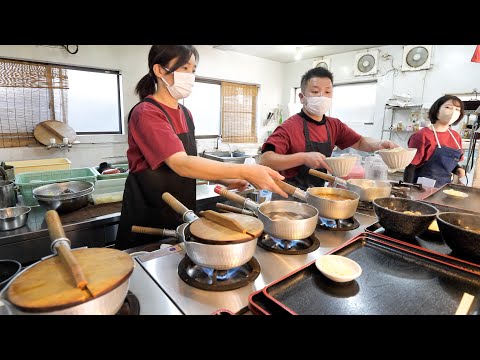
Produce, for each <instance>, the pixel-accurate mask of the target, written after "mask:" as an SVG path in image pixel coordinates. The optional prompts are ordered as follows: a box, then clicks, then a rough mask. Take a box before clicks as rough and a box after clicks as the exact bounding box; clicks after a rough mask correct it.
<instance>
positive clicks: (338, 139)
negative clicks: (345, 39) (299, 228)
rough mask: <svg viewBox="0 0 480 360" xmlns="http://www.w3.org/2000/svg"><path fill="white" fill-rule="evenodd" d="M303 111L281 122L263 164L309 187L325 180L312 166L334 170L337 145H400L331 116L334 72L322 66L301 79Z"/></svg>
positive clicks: (363, 148) (372, 147) (264, 149)
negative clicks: (367, 134) (331, 165)
mask: <svg viewBox="0 0 480 360" xmlns="http://www.w3.org/2000/svg"><path fill="white" fill-rule="evenodd" d="M300 87H301V91H302V92H301V93H300V94H299V98H300V102H301V103H302V104H303V108H302V110H301V111H300V113H298V114H295V115H293V116H291V117H290V118H288V119H287V120H286V121H285V122H284V123H283V124H281V125H280V126H277V128H276V129H275V131H274V132H273V133H272V134H271V135H270V136H269V137H268V139H267V140H266V141H265V143H264V144H263V147H262V156H261V158H260V164H262V165H266V166H269V167H271V168H272V169H274V170H277V171H279V172H280V173H281V174H282V175H284V176H285V181H286V182H288V183H290V184H292V185H294V186H296V187H299V188H301V189H302V190H306V189H307V188H308V187H312V186H323V185H324V183H325V181H324V180H322V179H319V178H317V177H314V176H312V175H309V174H308V170H309V169H317V170H319V171H323V172H326V171H327V170H328V171H330V172H331V169H330V168H329V167H328V165H327V164H326V162H325V158H326V157H330V156H331V154H332V150H333V148H334V147H335V146H338V147H339V148H340V149H342V150H343V149H345V148H348V147H351V148H354V149H356V150H361V151H366V152H371V151H376V150H379V149H391V148H395V147H398V145H397V144H395V143H393V142H392V141H389V140H376V139H372V138H368V137H364V136H361V135H360V134H358V133H357V132H355V131H354V130H353V129H351V128H350V127H348V126H347V125H346V124H344V123H343V122H342V121H340V120H339V119H336V118H333V117H330V116H327V115H326V113H327V112H328V111H329V110H330V106H331V103H332V96H333V74H332V73H331V72H330V71H329V70H327V69H324V68H321V67H318V68H314V69H310V70H308V71H307V72H306V73H305V74H304V75H303V76H302V79H301V83H300Z"/></svg>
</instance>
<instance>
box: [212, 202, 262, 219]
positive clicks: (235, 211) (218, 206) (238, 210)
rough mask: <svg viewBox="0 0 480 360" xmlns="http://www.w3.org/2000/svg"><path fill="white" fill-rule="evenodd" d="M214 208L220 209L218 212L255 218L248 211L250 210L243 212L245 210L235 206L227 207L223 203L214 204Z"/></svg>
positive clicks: (251, 212)
mask: <svg viewBox="0 0 480 360" xmlns="http://www.w3.org/2000/svg"><path fill="white" fill-rule="evenodd" d="M215 206H216V207H217V208H218V209H220V210H223V211H229V212H233V213H237V214H244V215H250V216H255V214H254V212H253V211H250V210H245V209H240V208H238V207H236V206H230V205H227V204H223V203H216V204H215Z"/></svg>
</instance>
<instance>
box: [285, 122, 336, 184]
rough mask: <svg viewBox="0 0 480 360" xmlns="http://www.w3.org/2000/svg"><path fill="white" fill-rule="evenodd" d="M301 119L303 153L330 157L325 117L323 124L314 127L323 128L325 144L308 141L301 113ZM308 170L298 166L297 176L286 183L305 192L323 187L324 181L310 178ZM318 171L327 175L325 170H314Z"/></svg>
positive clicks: (330, 145)
mask: <svg viewBox="0 0 480 360" xmlns="http://www.w3.org/2000/svg"><path fill="white" fill-rule="evenodd" d="M298 115H300V116H301V117H302V119H303V134H304V135H305V152H311V151H317V152H319V153H321V154H323V155H325V156H326V157H329V156H331V155H332V144H331V140H330V132H329V131H328V127H327V119H326V117H325V115H324V116H323V120H322V121H324V122H325V124H324V125H323V124H322V125H316V126H325V131H326V132H327V141H326V142H316V141H311V140H310V131H309V130H308V126H307V120H306V119H305V117H304V116H307V115H304V114H303V113H299V114H298ZM308 170H310V168H309V167H307V166H305V165H301V166H300V171H299V172H298V174H297V175H296V176H294V177H292V178H289V179H285V181H286V182H288V183H289V184H291V185H293V186H296V187H298V188H300V189H302V190H306V189H307V188H309V187H317V186H324V185H325V180H323V179H320V178H318V177H316V176H312V175H310V174H309V173H308ZM316 170H318V171H321V172H324V173H327V170H325V169H323V168H320V169H316Z"/></svg>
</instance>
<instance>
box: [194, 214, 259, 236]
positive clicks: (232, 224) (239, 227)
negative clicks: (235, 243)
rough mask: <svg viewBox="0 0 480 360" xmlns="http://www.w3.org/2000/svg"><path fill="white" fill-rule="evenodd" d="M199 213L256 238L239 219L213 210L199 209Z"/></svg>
mask: <svg viewBox="0 0 480 360" xmlns="http://www.w3.org/2000/svg"><path fill="white" fill-rule="evenodd" d="M199 215H200V216H202V217H204V218H205V219H208V220H210V221H212V222H214V223H216V224H219V225H221V226H224V227H226V228H228V229H231V230H233V231H238V232H241V233H243V234H247V235H250V236H252V237H254V238H256V236H255V234H252V233H251V232H249V231H248V229H246V228H245V227H243V225H242V224H241V223H240V222H239V221H237V220H235V219H231V218H229V217H227V216H225V215H222V214H219V213H217V212H215V211H213V210H206V211H200V213H199Z"/></svg>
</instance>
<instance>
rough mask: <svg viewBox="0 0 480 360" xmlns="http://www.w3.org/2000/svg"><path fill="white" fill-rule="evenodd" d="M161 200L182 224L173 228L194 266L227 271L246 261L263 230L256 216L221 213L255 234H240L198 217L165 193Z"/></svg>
mask: <svg viewBox="0 0 480 360" xmlns="http://www.w3.org/2000/svg"><path fill="white" fill-rule="evenodd" d="M162 199H163V200H164V201H165V202H166V203H167V204H168V205H169V206H170V207H171V208H172V209H173V210H175V211H176V212H177V213H178V214H180V215H182V219H183V221H185V223H184V224H182V225H180V226H178V227H177V229H176V233H177V238H178V239H179V240H180V241H183V242H184V243H185V251H186V253H187V255H188V257H189V258H190V259H191V260H192V261H193V262H194V263H196V264H197V265H200V266H203V267H208V268H213V269H217V270H228V269H231V268H234V267H238V266H241V265H243V264H245V263H247V262H248V261H249V260H250V259H251V258H252V256H253V254H254V253H255V249H256V246H257V237H258V236H260V234H261V233H262V232H263V224H262V222H261V221H259V220H258V219H256V218H254V217H251V216H247V215H241V214H234V213H232V214H225V216H229V217H231V218H232V219H234V220H237V221H240V222H243V223H245V224H246V226H247V227H248V228H249V229H255V231H252V233H254V234H255V235H256V237H255V238H252V237H251V236H250V235H247V234H243V233H240V232H238V231H234V230H231V229H228V228H225V227H224V226H222V225H218V224H216V223H213V222H211V221H210V220H208V219H200V218H199V217H198V216H197V215H195V213H194V212H193V211H192V210H189V209H188V208H186V207H185V206H184V205H183V204H182V203H181V202H179V201H178V200H177V199H176V198H175V197H174V196H172V195H171V194H170V193H168V192H166V193H163V194H162Z"/></svg>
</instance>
